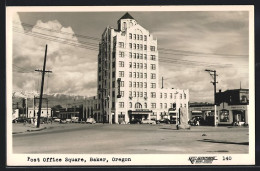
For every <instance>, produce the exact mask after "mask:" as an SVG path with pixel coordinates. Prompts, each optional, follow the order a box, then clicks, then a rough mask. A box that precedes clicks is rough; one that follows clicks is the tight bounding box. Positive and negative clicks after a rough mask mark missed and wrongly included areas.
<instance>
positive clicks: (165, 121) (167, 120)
mask: <svg viewBox="0 0 260 171" xmlns="http://www.w3.org/2000/svg"><path fill="white" fill-rule="evenodd" d="M157 122H158V123H164V124H170V123H171V120H170V119H168V118H163V119H160V120H158V121H157Z"/></svg>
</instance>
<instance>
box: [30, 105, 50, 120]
mask: <svg viewBox="0 0 260 171" xmlns="http://www.w3.org/2000/svg"><path fill="white" fill-rule="evenodd" d="M38 111H39V109H38V107H35V108H28V118H34V117H37V115H38V114H37V113H38ZM41 117H44V118H50V117H52V110H51V108H41Z"/></svg>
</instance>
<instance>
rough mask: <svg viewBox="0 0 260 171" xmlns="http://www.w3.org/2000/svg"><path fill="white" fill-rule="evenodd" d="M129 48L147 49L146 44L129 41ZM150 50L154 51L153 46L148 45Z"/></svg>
mask: <svg viewBox="0 0 260 171" xmlns="http://www.w3.org/2000/svg"><path fill="white" fill-rule="evenodd" d="M121 43H122V42H121ZM119 47H120V46H119ZM122 48H123V47H122ZM129 48H130V49H138V50H147V45H142V44H136V43H129ZM150 51H152V52H154V51H155V46H150Z"/></svg>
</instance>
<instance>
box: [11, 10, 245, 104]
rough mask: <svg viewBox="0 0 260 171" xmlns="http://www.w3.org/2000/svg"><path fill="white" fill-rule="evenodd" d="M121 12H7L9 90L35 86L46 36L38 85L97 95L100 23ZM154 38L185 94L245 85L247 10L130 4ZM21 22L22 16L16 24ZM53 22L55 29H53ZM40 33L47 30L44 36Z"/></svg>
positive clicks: (199, 98)
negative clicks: (144, 8)
mask: <svg viewBox="0 0 260 171" xmlns="http://www.w3.org/2000/svg"><path fill="white" fill-rule="evenodd" d="M125 12H126V11H123V12H18V13H14V14H13V30H12V33H13V38H12V40H13V44H12V46H13V91H20V90H23V91H38V92H39V91H40V81H41V75H40V73H39V72H35V71H34V70H35V69H42V66H43V59H44V52H45V45H46V44H48V51H47V62H46V69H47V70H51V71H52V73H49V74H46V80H45V89H44V93H49V94H52V93H65V94H71V95H82V96H88V97H90V96H95V95H96V92H97V54H98V50H97V49H98V43H99V39H100V38H101V35H102V33H103V31H104V30H105V28H106V27H107V26H111V27H113V28H117V20H118V19H119V18H120V17H121V16H123V15H124V14H125ZM130 14H131V15H132V16H133V17H134V18H135V19H136V20H137V23H138V24H140V25H141V26H143V27H144V28H145V29H147V30H149V31H150V34H152V35H153V36H154V37H156V38H157V40H158V49H159V74H160V76H159V78H161V77H164V87H165V88H179V89H189V90H190V101H191V102H211V103H212V102H213V99H214V89H213V85H212V83H211V81H213V78H212V77H211V76H210V74H209V73H208V72H205V69H211V70H216V72H217V75H218V76H217V81H218V84H217V90H219V89H221V90H222V91H225V90H227V89H238V88H240V82H241V87H242V88H249V79H248V77H249V67H248V64H249V55H248V54H249V13H248V12H247V11H233V12H231V11H211V12H210V11H204V12H202V11H178V12H174V11H172V12H130ZM21 23H23V24H21ZM54 30H56V31H54ZM46 37H49V38H47V39H46Z"/></svg>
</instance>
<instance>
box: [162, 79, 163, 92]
mask: <svg viewBox="0 0 260 171" xmlns="http://www.w3.org/2000/svg"><path fill="white" fill-rule="evenodd" d="M162 89H163V77H162Z"/></svg>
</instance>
